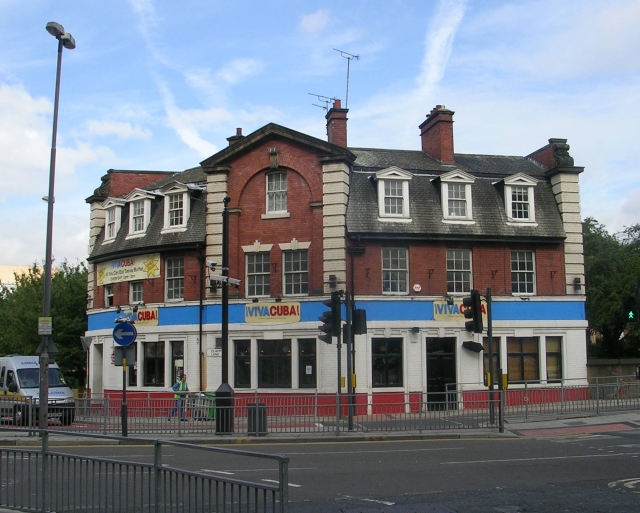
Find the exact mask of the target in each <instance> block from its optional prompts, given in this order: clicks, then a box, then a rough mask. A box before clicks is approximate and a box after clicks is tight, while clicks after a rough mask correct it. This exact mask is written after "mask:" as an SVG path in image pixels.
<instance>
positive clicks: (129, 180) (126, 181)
mask: <svg viewBox="0 0 640 513" xmlns="http://www.w3.org/2000/svg"><path fill="white" fill-rule="evenodd" d="M172 174H174V173H173V172H157V171H114V170H111V171H109V178H110V180H109V196H112V197H114V198H119V197H122V196H124V195H126V194H129V193H130V192H131V191H132V190H134V189H136V188H138V187H144V186H146V185H149V184H152V183H153V182H157V181H158V180H161V179H162V178H166V177H167V176H171V175H172Z"/></svg>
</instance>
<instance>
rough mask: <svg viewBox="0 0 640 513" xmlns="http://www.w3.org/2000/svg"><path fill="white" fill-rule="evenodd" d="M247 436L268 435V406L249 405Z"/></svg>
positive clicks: (261, 404)
mask: <svg viewBox="0 0 640 513" xmlns="http://www.w3.org/2000/svg"><path fill="white" fill-rule="evenodd" d="M247 434H248V435H249V436H264V435H266V434H267V405H266V404H264V403H249V404H248V405H247Z"/></svg>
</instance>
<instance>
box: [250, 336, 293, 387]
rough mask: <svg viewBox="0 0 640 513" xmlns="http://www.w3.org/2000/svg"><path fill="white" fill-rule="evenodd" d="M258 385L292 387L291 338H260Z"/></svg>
mask: <svg viewBox="0 0 640 513" xmlns="http://www.w3.org/2000/svg"><path fill="white" fill-rule="evenodd" d="M258 387H259V388H291V340H258Z"/></svg>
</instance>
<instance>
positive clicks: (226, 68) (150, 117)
mask: <svg viewBox="0 0 640 513" xmlns="http://www.w3.org/2000/svg"><path fill="white" fill-rule="evenodd" d="M638 20H640V0H518V1H498V0H323V1H322V2H317V1H315V0H305V1H299V0H270V1H264V0H262V1H260V0H244V1H237V0H235V1H231V0H228V1H221V0H181V1H180V2H168V1H160V0H110V1H109V2H104V1H98V0H65V1H64V2H60V1H49V0H29V1H24V0H0V26H1V27H2V33H3V34H4V38H5V41H4V44H3V45H2V50H0V265H30V264H32V263H41V262H42V261H43V260H44V253H45V238H46V225H47V204H46V202H45V201H43V199H42V198H43V196H46V195H47V194H48V183H49V162H50V153H51V138H52V121H53V103H54V91H55V76H56V59H57V41H56V40H55V38H53V37H52V36H51V35H49V33H48V32H47V31H46V30H45V26H46V24H47V22H49V21H55V22H57V23H60V24H61V25H63V27H64V28H65V30H66V31H68V32H69V33H70V34H71V35H72V36H73V37H74V38H75V41H76V45H77V46H76V49H74V50H64V51H63V56H62V73H61V88H60V104H59V117H58V130H57V145H56V146H57V152H56V172H55V204H54V220H53V225H54V231H53V257H54V266H55V265H57V264H59V263H61V262H62V261H64V260H67V261H68V262H71V263H75V262H78V261H83V260H85V259H86V258H87V256H88V255H87V246H88V238H89V206H88V204H87V203H86V202H85V199H86V198H87V197H89V196H90V195H91V194H92V193H93V191H94V190H95V189H96V188H97V187H98V186H99V185H100V183H101V182H100V177H101V176H103V175H105V174H106V172H107V171H108V170H109V169H130V170H157V171H167V170H168V171H183V170H185V169H188V168H191V167H195V166H197V165H198V164H199V163H200V162H201V161H202V160H204V159H205V158H207V157H209V156H211V155H213V154H214V153H216V152H217V151H220V150H221V149H223V148H225V147H226V146H227V144H228V143H227V141H226V138H227V137H229V136H232V135H234V134H235V133H236V128H242V130H243V133H244V134H245V135H247V134H250V133H251V132H253V131H254V130H257V129H259V128H261V127H262V126H264V125H265V124H267V123H270V122H274V123H278V124H280V125H284V126H286V127H289V128H292V129H294V130H298V131H301V132H304V133H307V134H310V135H313V136H315V137H318V138H321V139H324V140H326V126H325V125H326V120H325V118H324V116H325V114H326V111H325V109H324V107H325V106H326V103H325V101H323V99H324V98H339V99H341V100H342V106H343V107H344V106H345V103H346V102H347V65H349V85H348V104H347V105H346V106H347V107H348V109H349V115H348V116H349V122H348V144H349V146H353V147H370V148H371V147H373V148H396V149H414V150H419V149H420V135H419V130H418V125H420V123H422V122H423V121H424V120H425V119H426V115H427V114H428V113H429V111H430V110H431V109H432V108H433V107H435V106H436V105H445V106H446V107H447V108H449V109H451V110H453V111H455V115H454V121H455V123H454V143H455V151H456V153H475V154H494V155H521V156H525V155H528V154H530V153H532V152H533V151H534V150H536V149H538V148H541V147H542V146H544V145H546V144H547V142H548V140H549V139H550V138H563V139H567V140H568V144H569V145H570V147H571V149H570V153H571V155H572V156H573V158H574V160H575V165H576V166H584V168H585V170H584V173H582V174H581V175H580V193H581V201H582V217H583V219H584V218H586V217H592V218H595V219H596V220H597V221H599V222H600V223H601V224H603V225H604V226H606V228H607V229H608V231H609V232H610V233H616V232H619V231H621V230H623V229H624V227H627V226H633V225H635V224H637V223H640V173H639V172H638V169H637V163H638V162H640V144H639V142H638V135H639V134H640V116H639V114H640V31H639V30H638V29H637V24H638ZM336 49H337V50H340V51H341V52H339V51H336ZM342 52H343V53H342ZM349 55H351V56H357V57H358V58H357V59H356V58H352V59H351V60H348V59H346V58H345V57H346V56H349ZM310 93H312V94H315V95H319V96H313V95H312V94H310Z"/></svg>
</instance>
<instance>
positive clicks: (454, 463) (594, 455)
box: [440, 452, 640, 465]
mask: <svg viewBox="0 0 640 513" xmlns="http://www.w3.org/2000/svg"><path fill="white" fill-rule="evenodd" d="M634 454H640V452H619V453H616V454H584V455H581V456H550V457H547V458H513V459H505V460H471V461H442V462H440V465H465V464H467V463H509V462H511V461H552V460H572V459H581V458H609V457H610V456H633V455H634Z"/></svg>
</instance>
